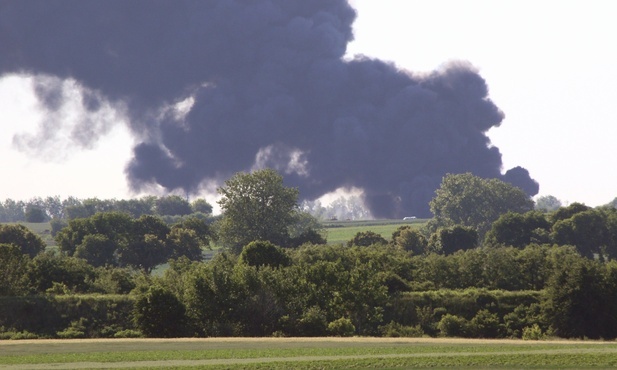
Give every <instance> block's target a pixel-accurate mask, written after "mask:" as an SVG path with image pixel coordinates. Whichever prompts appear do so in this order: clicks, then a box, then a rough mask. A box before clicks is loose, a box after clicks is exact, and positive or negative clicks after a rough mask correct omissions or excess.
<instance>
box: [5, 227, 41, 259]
mask: <svg viewBox="0 0 617 370" xmlns="http://www.w3.org/2000/svg"><path fill="white" fill-rule="evenodd" d="M0 244H13V245H15V246H18V247H19V248H21V252H22V253H24V254H27V255H29V256H30V257H34V256H36V255H37V254H39V253H41V252H42V251H43V250H45V247H46V244H45V242H44V241H43V239H41V238H40V237H39V236H38V235H36V234H34V233H33V232H32V231H30V229H28V228H27V227H25V226H24V225H20V224H4V225H0Z"/></svg>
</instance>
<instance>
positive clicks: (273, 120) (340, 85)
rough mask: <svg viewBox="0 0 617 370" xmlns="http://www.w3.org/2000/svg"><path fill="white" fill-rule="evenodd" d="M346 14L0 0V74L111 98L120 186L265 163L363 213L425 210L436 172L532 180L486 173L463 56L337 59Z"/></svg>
mask: <svg viewBox="0 0 617 370" xmlns="http://www.w3.org/2000/svg"><path fill="white" fill-rule="evenodd" d="M354 18H355V12H354V10H353V9H352V8H351V7H350V6H349V4H348V3H347V2H346V1H342V0H339V1H334V0H312V1H306V0H296V1H291V0H251V1H240V0H237V1H232V0H220V1H189V0H186V1H182V0H168V1H161V0H131V1H125V0H105V1H99V0H74V1H69V0H66V1H59V0H42V1H34V0H26V1H20V0H0V35H2V36H0V74H1V73H10V72H21V73H32V74H37V73H45V74H51V75H55V76H58V77H60V78H73V79H75V80H77V81H79V82H80V83H82V84H84V85H85V86H87V87H88V89H90V90H91V91H96V92H100V93H101V94H103V95H104V96H105V97H106V98H107V99H109V101H122V102H124V104H126V107H127V114H128V115H129V118H130V122H131V126H132V129H133V132H134V133H135V135H137V136H138V137H140V138H141V143H140V144H138V145H137V146H136V147H135V148H134V158H133V159H132V161H131V162H130V163H129V165H128V167H127V174H128V177H129V180H130V183H131V184H132V186H133V187H134V188H135V189H139V188H142V187H147V186H148V185H151V184H160V185H162V186H164V187H165V188H167V189H169V190H173V189H182V190H184V191H187V192H196V191H198V190H199V188H200V186H201V185H202V184H203V182H204V181H205V180H212V179H217V180H221V179H225V178H227V177H228V176H230V175H232V174H233V173H234V172H237V171H244V170H248V169H251V168H255V167H259V166H269V167H273V168H277V169H278V170H279V171H281V173H283V174H285V177H286V182H287V183H288V184H290V185H295V186H299V187H300V191H301V195H302V196H303V197H305V198H307V199H313V198H316V197H318V196H320V195H322V194H324V193H326V192H329V191H332V190H335V189H337V188H339V187H341V186H356V187H361V188H363V189H364V190H365V194H366V197H367V203H368V205H369V207H370V209H371V211H372V213H373V215H374V216H376V217H394V216H401V215H416V216H427V215H428V214H429V212H428V205H427V203H428V201H429V200H430V199H431V198H432V197H433V195H434V191H435V189H436V188H437V187H438V186H439V183H440V182H441V178H442V177H443V176H444V175H445V174H446V173H461V172H472V173H474V174H476V175H478V176H482V177H490V178H500V179H503V180H505V181H510V182H512V183H513V184H515V185H517V186H520V187H521V188H522V189H524V190H525V191H526V192H527V193H528V194H530V195H534V194H536V193H537V192H538V184H537V183H536V182H535V181H533V180H532V179H531V178H530V176H529V174H528V173H527V171H526V170H525V169H523V168H520V167H517V168H515V169H512V170H510V171H508V172H506V174H505V175H502V174H501V167H502V161H501V154H500V153H499V150H498V149H497V148H495V147H491V146H490V141H489V139H488V137H487V136H486V132H487V131H488V130H489V129H490V128H491V127H495V126H498V125H499V124H500V122H501V121H502V120H503V117H504V116H503V113H502V112H501V111H500V110H499V109H498V108H497V107H496V106H495V105H494V104H493V102H492V101H491V100H490V99H489V98H488V89H487V85H486V83H485V81H484V80H483V79H482V77H480V76H479V74H478V72H477V71H476V70H475V69H474V68H473V67H471V66H470V65H469V64H467V63H451V64H449V65H446V66H444V67H443V68H441V69H439V70H437V71H435V72H433V73H431V74H426V75H414V74H412V73H410V72H407V71H402V70H399V69H397V68H396V67H395V66H394V65H393V64H390V63H386V62H384V61H381V60H376V59H370V58H365V57H357V58H355V59H353V60H348V61H346V60H343V56H344V54H345V50H346V46H347V43H349V42H350V41H351V40H352V37H353V35H352V23H353V20H354ZM402 47H404V45H402ZM46 99H49V102H50V104H55V103H54V102H55V100H54V97H53V96H49V97H46ZM97 101H98V100H96V99H95V100H93V101H92V104H93V105H94V107H96V105H97ZM180 102H182V104H178V105H175V104H176V103H180ZM189 108H190V109H189ZM93 109H94V108H93ZM92 134H93V135H95V134H96V132H95V131H92Z"/></svg>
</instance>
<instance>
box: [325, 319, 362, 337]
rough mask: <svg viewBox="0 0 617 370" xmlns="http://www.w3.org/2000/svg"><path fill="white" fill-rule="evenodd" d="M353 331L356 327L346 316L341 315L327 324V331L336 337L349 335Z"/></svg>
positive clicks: (351, 334)
mask: <svg viewBox="0 0 617 370" xmlns="http://www.w3.org/2000/svg"><path fill="white" fill-rule="evenodd" d="M355 332H356V327H355V326H354V325H353V323H352V322H351V320H350V319H348V318H346V317H341V318H340V319H337V320H334V321H332V322H331V323H329V324H328V333H330V334H331V335H334V336H336V337H351V336H353V335H354V334H355Z"/></svg>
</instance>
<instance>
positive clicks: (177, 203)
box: [155, 195, 193, 216]
mask: <svg viewBox="0 0 617 370" xmlns="http://www.w3.org/2000/svg"><path fill="white" fill-rule="evenodd" d="M155 209H156V213H157V214H158V215H160V216H165V215H169V216H184V215H189V214H191V213H193V210H192V209H191V204H190V203H189V202H188V200H186V199H184V198H182V197H181V196H178V195H169V196H166V197H160V198H159V199H158V200H157V201H156V207H155Z"/></svg>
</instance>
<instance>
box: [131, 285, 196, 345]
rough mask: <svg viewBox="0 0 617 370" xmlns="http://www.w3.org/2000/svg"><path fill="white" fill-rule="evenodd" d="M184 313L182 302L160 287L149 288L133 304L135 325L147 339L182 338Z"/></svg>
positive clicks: (184, 322)
mask: <svg viewBox="0 0 617 370" xmlns="http://www.w3.org/2000/svg"><path fill="white" fill-rule="evenodd" d="M185 313H186V308H185V307H184V305H183V304H182V302H180V301H179V300H178V298H177V297H176V296H175V295H173V293H171V292H169V291H167V290H164V289H163V288H161V287H156V286H153V287H150V289H149V290H148V292H147V293H146V294H144V295H142V296H141V297H140V298H138V299H137V301H136V302H135V310H134V317H135V323H136V324H137V327H138V328H139V329H140V330H141V331H142V332H143V333H144V334H145V335H146V336H147V337H154V338H158V337H162V338H174V337H181V336H183V335H184V333H185V329H186V321H187V320H186V315H185Z"/></svg>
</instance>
